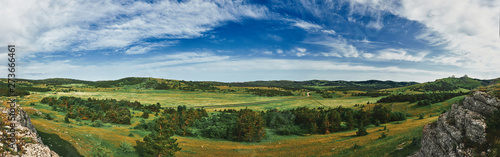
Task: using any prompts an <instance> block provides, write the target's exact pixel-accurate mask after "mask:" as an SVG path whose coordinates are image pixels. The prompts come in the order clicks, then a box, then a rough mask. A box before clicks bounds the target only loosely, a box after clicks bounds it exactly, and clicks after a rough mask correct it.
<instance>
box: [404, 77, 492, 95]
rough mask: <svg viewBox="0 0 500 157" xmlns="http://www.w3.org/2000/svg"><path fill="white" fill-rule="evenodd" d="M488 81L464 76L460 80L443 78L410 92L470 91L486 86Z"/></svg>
mask: <svg viewBox="0 0 500 157" xmlns="http://www.w3.org/2000/svg"><path fill="white" fill-rule="evenodd" d="M490 81H491V80H479V79H473V78H469V77H465V76H464V77H461V78H444V79H439V80H436V81H434V82H428V83H424V84H422V85H420V86H416V87H414V88H412V89H411V90H413V91H422V92H426V91H427V92H429V91H430V92H435V91H452V90H456V89H459V88H465V89H469V90H471V89H474V88H477V87H479V86H485V85H488V83H489V82H490Z"/></svg>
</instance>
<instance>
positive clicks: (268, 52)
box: [262, 50, 273, 55]
mask: <svg viewBox="0 0 500 157" xmlns="http://www.w3.org/2000/svg"><path fill="white" fill-rule="evenodd" d="M262 53H264V54H266V55H272V54H273V52H271V51H268V50H265V51H263V52H262Z"/></svg>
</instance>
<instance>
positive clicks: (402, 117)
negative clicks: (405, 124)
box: [389, 112, 406, 121]
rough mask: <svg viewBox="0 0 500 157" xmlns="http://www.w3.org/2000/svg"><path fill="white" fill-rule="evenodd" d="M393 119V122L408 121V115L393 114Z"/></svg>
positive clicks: (391, 115)
mask: <svg viewBox="0 0 500 157" xmlns="http://www.w3.org/2000/svg"><path fill="white" fill-rule="evenodd" d="M389 117H391V121H402V120H406V115H405V114H404V113H402V112H391V114H390V115H389Z"/></svg>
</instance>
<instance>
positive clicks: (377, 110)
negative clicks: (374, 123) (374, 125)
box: [372, 104, 391, 123]
mask: <svg viewBox="0 0 500 157" xmlns="http://www.w3.org/2000/svg"><path fill="white" fill-rule="evenodd" d="M390 113H391V110H390V109H389V108H387V107H384V106H382V105H380V104H379V105H375V107H373V113H372V116H373V118H374V119H376V120H379V121H380V123H387V122H389V121H390V120H391V119H390V117H389V114H390Z"/></svg>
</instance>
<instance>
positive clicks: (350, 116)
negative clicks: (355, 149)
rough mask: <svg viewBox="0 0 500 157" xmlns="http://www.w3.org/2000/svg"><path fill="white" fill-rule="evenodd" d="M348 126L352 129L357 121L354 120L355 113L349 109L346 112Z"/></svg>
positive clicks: (348, 128)
mask: <svg viewBox="0 0 500 157" xmlns="http://www.w3.org/2000/svg"><path fill="white" fill-rule="evenodd" d="M345 123H346V126H347V130H352V129H354V124H355V123H356V122H355V121H354V115H353V113H352V111H350V110H348V111H347V112H346V122H345Z"/></svg>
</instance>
